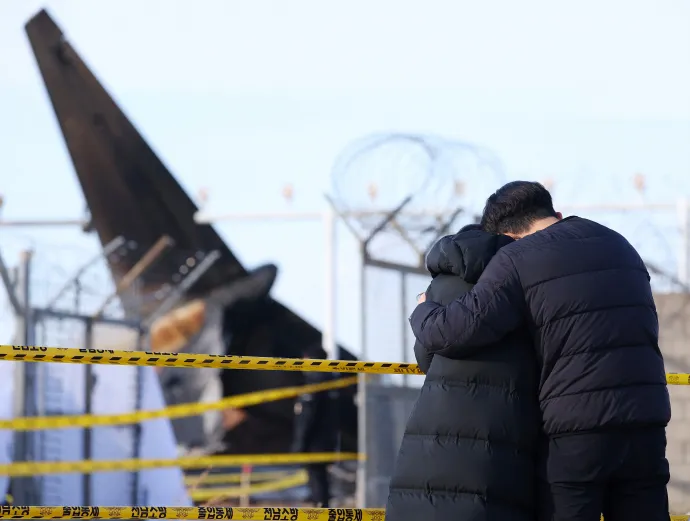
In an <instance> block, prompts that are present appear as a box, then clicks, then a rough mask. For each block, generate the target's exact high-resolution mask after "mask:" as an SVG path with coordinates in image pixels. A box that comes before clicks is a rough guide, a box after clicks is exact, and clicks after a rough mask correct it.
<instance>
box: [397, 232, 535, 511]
mask: <svg viewBox="0 0 690 521" xmlns="http://www.w3.org/2000/svg"><path fill="white" fill-rule="evenodd" d="M512 242H513V239H511V238H510V237H507V236H505V235H495V234H490V233H486V232H484V231H482V230H481V228H480V227H479V226H477V225H470V226H466V227H465V228H463V229H461V230H460V232H458V233H457V234H456V235H449V236H447V237H444V238H442V239H441V240H440V241H438V242H437V243H436V244H435V245H434V246H433V248H432V249H431V251H430V252H429V254H428V255H427V258H426V265H427V269H428V270H429V272H430V273H431V276H432V281H431V284H430V285H429V289H428V290H427V293H426V294H427V298H429V299H430V300H433V301H435V302H438V303H440V304H448V303H449V302H451V301H452V300H454V299H455V298H457V297H459V296H461V295H463V294H465V293H467V292H468V291H469V290H470V289H472V286H473V285H474V284H475V283H476V282H477V280H478V279H479V276H480V275H481V273H482V271H483V270H484V268H485V267H486V265H487V264H488V263H489V261H490V260H491V258H492V257H493V256H494V255H495V254H496V252H497V251H498V250H499V249H500V248H502V247H503V246H506V245H507V244H510V243H512ZM415 355H416V357H417V362H418V363H419V366H420V368H421V369H422V371H424V373H425V374H426V378H425V380H424V385H423V386H422V389H421V393H420V395H419V398H418V400H417V403H416V405H415V407H414V410H413V412H412V414H411V416H410V418H409V420H408V423H407V428H406V430H405V434H404V436H403V441H402V444H401V447H400V452H399V455H398V460H397V464H396V469H395V471H394V474H393V477H392V479H391V482H390V490H389V497H388V505H387V507H386V521H419V520H423V521H456V520H472V521H534V519H535V516H536V504H535V501H536V500H535V483H536V478H535V467H536V458H537V438H538V434H539V425H540V412H539V404H538V402H537V362H536V356H535V354H534V349H533V348H532V342H531V338H530V336H529V332H528V331H527V328H522V329H517V330H516V331H514V332H511V333H510V334H508V335H507V336H506V337H505V338H503V339H501V341H500V342H498V343H496V344H495V345H492V346H490V347H487V348H486V349H485V350H483V351H481V352H477V353H476V354H474V355H473V356H470V357H467V358H466V359H464V360H461V361H460V360H452V359H450V358H447V357H444V356H442V355H438V354H437V355H434V354H431V353H427V352H426V351H425V350H424V348H423V347H422V346H421V345H420V344H419V342H417V343H416V344H415Z"/></svg>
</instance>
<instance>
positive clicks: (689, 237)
mask: <svg viewBox="0 0 690 521" xmlns="http://www.w3.org/2000/svg"><path fill="white" fill-rule="evenodd" d="M676 209H677V212H678V221H679V224H680V251H679V252H678V253H679V255H678V280H679V281H681V282H682V283H683V284H685V285H687V284H688V283H690V258H689V257H690V208H689V207H688V200H687V198H685V197H683V198H681V199H679V200H678V203H677V205H676Z"/></svg>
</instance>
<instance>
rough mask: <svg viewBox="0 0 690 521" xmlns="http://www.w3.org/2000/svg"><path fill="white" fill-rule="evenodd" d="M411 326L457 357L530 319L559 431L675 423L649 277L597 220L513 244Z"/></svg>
mask: <svg viewBox="0 0 690 521" xmlns="http://www.w3.org/2000/svg"><path fill="white" fill-rule="evenodd" d="M410 323H411V325H412V330H413V331H414V333H415V336H416V337H417V339H418V340H419V341H420V343H421V344H422V345H423V346H424V347H425V349H426V350H427V351H429V352H430V353H436V354H437V355H438V354H440V355H443V356H448V357H450V358H463V357H466V356H468V355H470V354H472V353H483V352H487V351H488V350H489V349H491V348H489V347H485V346H487V345H490V344H492V343H493V342H495V341H496V340H498V339H500V338H502V337H504V336H505V335H506V334H507V333H509V332H510V331H514V330H516V329H519V328H522V327H524V326H525V325H527V326H528V327H529V329H530V330H531V332H532V335H533V338H534V341H535V345H536V348H537V354H538V357H539V362H540V366H541V375H540V387H539V399H540V402H541V409H542V413H543V421H544V430H545V431H546V433H547V434H549V435H551V436H556V435H562V434H568V433H577V432H586V431H597V430H601V429H611V428H628V427H631V426H665V425H666V424H667V423H668V421H669V420H670V417H671V407H670V401H669V396H668V389H667V387H666V375H665V371H664V361H663V358H662V356H661V352H660V350H659V345H658V342H659V324H658V318H657V314H656V308H655V306H654V299H653V298H652V290H651V287H650V283H649V274H648V272H647V269H646V268H645V265H644V263H643V262H642V259H641V258H640V256H639V255H638V253H637V252H636V251H635V249H634V248H633V247H632V246H631V245H630V243H629V242H628V241H627V240H625V238H624V237H623V236H621V235H620V234H618V233H616V232H614V231H613V230H610V229H609V228H606V227H605V226H602V225H600V224H597V223H595V222H593V221H589V220H587V219H582V218H579V217H569V218H567V219H563V220H561V221H559V222H558V223H556V224H553V225H551V226H549V227H548V228H546V229H544V230H542V231H539V232H537V233H534V234H532V235H529V236H527V237H525V238H524V239H520V240H518V241H516V242H514V243H512V244H509V245H508V246H506V247H505V248H503V249H502V250H501V251H500V252H499V253H498V254H497V255H496V256H495V257H494V258H493V260H492V261H491V263H490V264H489V266H488V267H487V269H486V270H485V271H484V274H483V275H482V277H481V279H480V280H479V282H478V283H477V285H476V286H475V287H474V288H473V290H472V291H471V292H470V293H467V294H466V295H465V296H463V297H461V298H460V299H457V300H455V301H453V302H451V303H450V304H449V305H448V306H445V307H443V306H438V305H436V304H434V303H431V302H425V303H423V304H420V305H419V306H417V308H416V309H415V311H414V312H413V313H412V315H411V317H410Z"/></svg>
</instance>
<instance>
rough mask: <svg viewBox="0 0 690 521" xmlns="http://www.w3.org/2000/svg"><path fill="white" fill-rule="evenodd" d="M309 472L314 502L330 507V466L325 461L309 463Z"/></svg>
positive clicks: (317, 504) (321, 506) (323, 506)
mask: <svg viewBox="0 0 690 521" xmlns="http://www.w3.org/2000/svg"><path fill="white" fill-rule="evenodd" d="M307 474H308V476H309V489H310V490H311V500H312V502H314V503H315V504H316V506H318V507H320V508H328V502H329V500H330V499H331V493H330V487H329V483H328V466H327V465H326V464H325V463H315V464H313V465H307Z"/></svg>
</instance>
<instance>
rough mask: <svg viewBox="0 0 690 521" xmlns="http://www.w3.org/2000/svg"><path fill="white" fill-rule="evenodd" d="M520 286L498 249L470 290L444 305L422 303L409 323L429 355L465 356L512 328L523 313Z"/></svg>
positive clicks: (514, 327) (509, 260) (512, 268)
mask: <svg viewBox="0 0 690 521" xmlns="http://www.w3.org/2000/svg"><path fill="white" fill-rule="evenodd" d="M525 309H526V304H525V297H524V292H523V289H522V285H521V284H520V279H519V277H518V273H517V270H516V269H515V265H514V264H513V261H512V259H511V258H510V257H509V255H508V254H506V253H505V251H504V250H502V251H500V252H499V253H498V254H497V255H496V256H495V257H494V258H493V259H492V260H491V262H490V263H489V265H488V266H487V267H486V270H485V271H484V273H483V274H482V276H481V277H480V279H479V281H478V282H477V284H476V285H475V287H474V288H473V289H472V291H470V292H469V293H466V294H465V295H463V296H462V297H460V298H458V299H456V300H454V301H453V302H451V303H450V304H448V305H447V306H440V305H438V304H435V303H433V302H429V301H427V302H423V303H422V304H420V305H419V306H417V308H416V309H415V310H414V311H413V312H412V315H411V316H410V325H411V326H412V331H413V332H414V335H415V337H416V338H417V340H418V341H419V343H420V344H421V345H422V346H423V347H424V349H425V350H426V351H427V352H428V353H429V354H432V355H433V354H439V355H441V356H445V357H447V358H455V359H458V358H465V357H467V356H471V355H472V354H473V353H475V352H476V351H477V350H478V348H481V347H482V346H485V345H487V344H493V343H495V342H497V341H498V340H500V339H501V338H503V337H504V336H505V335H507V334H508V333H510V332H511V331H513V330H515V329H516V328H517V327H518V326H519V325H520V324H521V323H522V322H523V320H524V318H525V316H526V312H525Z"/></svg>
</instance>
